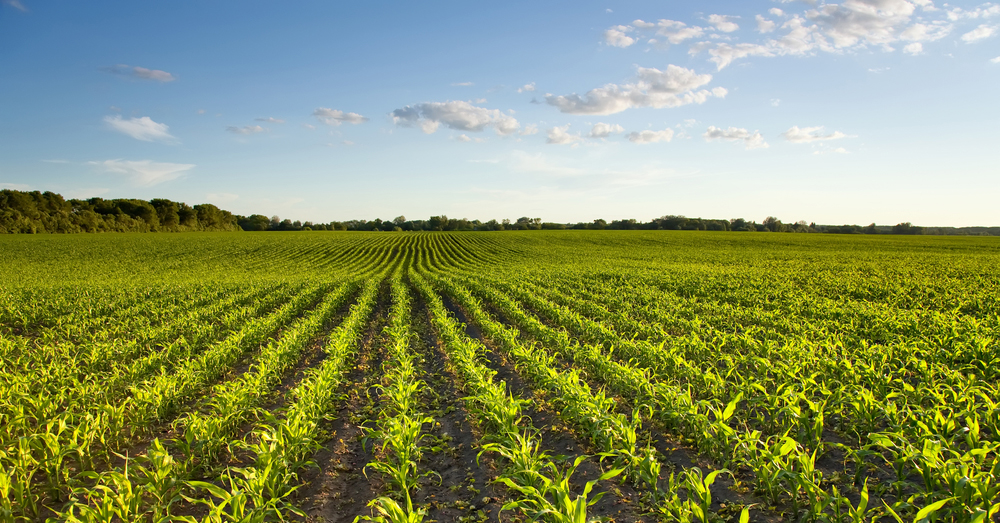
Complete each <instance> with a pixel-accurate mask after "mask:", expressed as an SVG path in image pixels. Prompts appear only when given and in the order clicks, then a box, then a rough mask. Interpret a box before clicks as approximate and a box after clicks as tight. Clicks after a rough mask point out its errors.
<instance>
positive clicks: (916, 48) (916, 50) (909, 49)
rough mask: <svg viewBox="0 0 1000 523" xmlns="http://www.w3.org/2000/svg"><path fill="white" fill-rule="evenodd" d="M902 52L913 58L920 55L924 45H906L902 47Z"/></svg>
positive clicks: (918, 43) (917, 43)
mask: <svg viewBox="0 0 1000 523" xmlns="http://www.w3.org/2000/svg"><path fill="white" fill-rule="evenodd" d="M903 52H904V53H907V54H912V55H913V56H916V55H918V54H922V53H923V52H924V44H922V43H920V42H913V43H911V44H906V45H905V46H904V47H903Z"/></svg>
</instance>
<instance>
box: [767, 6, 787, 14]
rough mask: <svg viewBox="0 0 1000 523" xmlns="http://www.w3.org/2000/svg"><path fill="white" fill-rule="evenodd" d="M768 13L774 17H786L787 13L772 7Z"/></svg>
mask: <svg viewBox="0 0 1000 523" xmlns="http://www.w3.org/2000/svg"><path fill="white" fill-rule="evenodd" d="M767 12H768V13H770V14H771V15H773V16H785V12H784V11H782V10H781V9H778V8H777V7H772V8H770V9H768V10H767Z"/></svg>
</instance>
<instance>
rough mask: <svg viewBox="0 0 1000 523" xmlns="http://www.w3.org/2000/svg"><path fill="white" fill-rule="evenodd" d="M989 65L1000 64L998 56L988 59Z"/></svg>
mask: <svg viewBox="0 0 1000 523" xmlns="http://www.w3.org/2000/svg"><path fill="white" fill-rule="evenodd" d="M990 63H991V64H1000V56H998V57H996V58H991V59H990Z"/></svg>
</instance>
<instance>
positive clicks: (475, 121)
mask: <svg viewBox="0 0 1000 523" xmlns="http://www.w3.org/2000/svg"><path fill="white" fill-rule="evenodd" d="M390 116H392V121H393V123H395V124H396V125H398V126H401V127H419V128H420V129H421V130H423V131H424V132H425V133H427V134H431V133H433V132H434V131H437V129H438V127H439V126H441V125H444V126H445V127H447V128H449V129H454V130H456V131H471V132H481V131H483V130H484V129H485V128H487V127H493V129H494V130H495V131H496V133H497V134H499V135H501V136H507V135H510V134H513V133H515V132H517V130H518V129H519V128H520V127H521V124H519V123H518V121H517V120H516V119H515V118H514V117H513V116H510V115H507V114H504V113H502V112H500V111H499V110H497V109H486V108H485V107H477V106H475V105H472V104H471V103H469V102H464V101H450V102H426V103H419V104H415V105H407V106H406V107H402V108H399V109H396V110H395V111H393V112H392V113H390Z"/></svg>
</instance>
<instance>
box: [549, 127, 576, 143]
mask: <svg viewBox="0 0 1000 523" xmlns="http://www.w3.org/2000/svg"><path fill="white" fill-rule="evenodd" d="M568 131H569V125H564V126H562V127H553V128H552V129H549V132H548V139H546V140H545V143H550V144H555V145H567V144H572V143H574V142H579V141H581V140H583V137H581V136H580V134H579V133H577V134H570V133H569V132H568Z"/></svg>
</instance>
